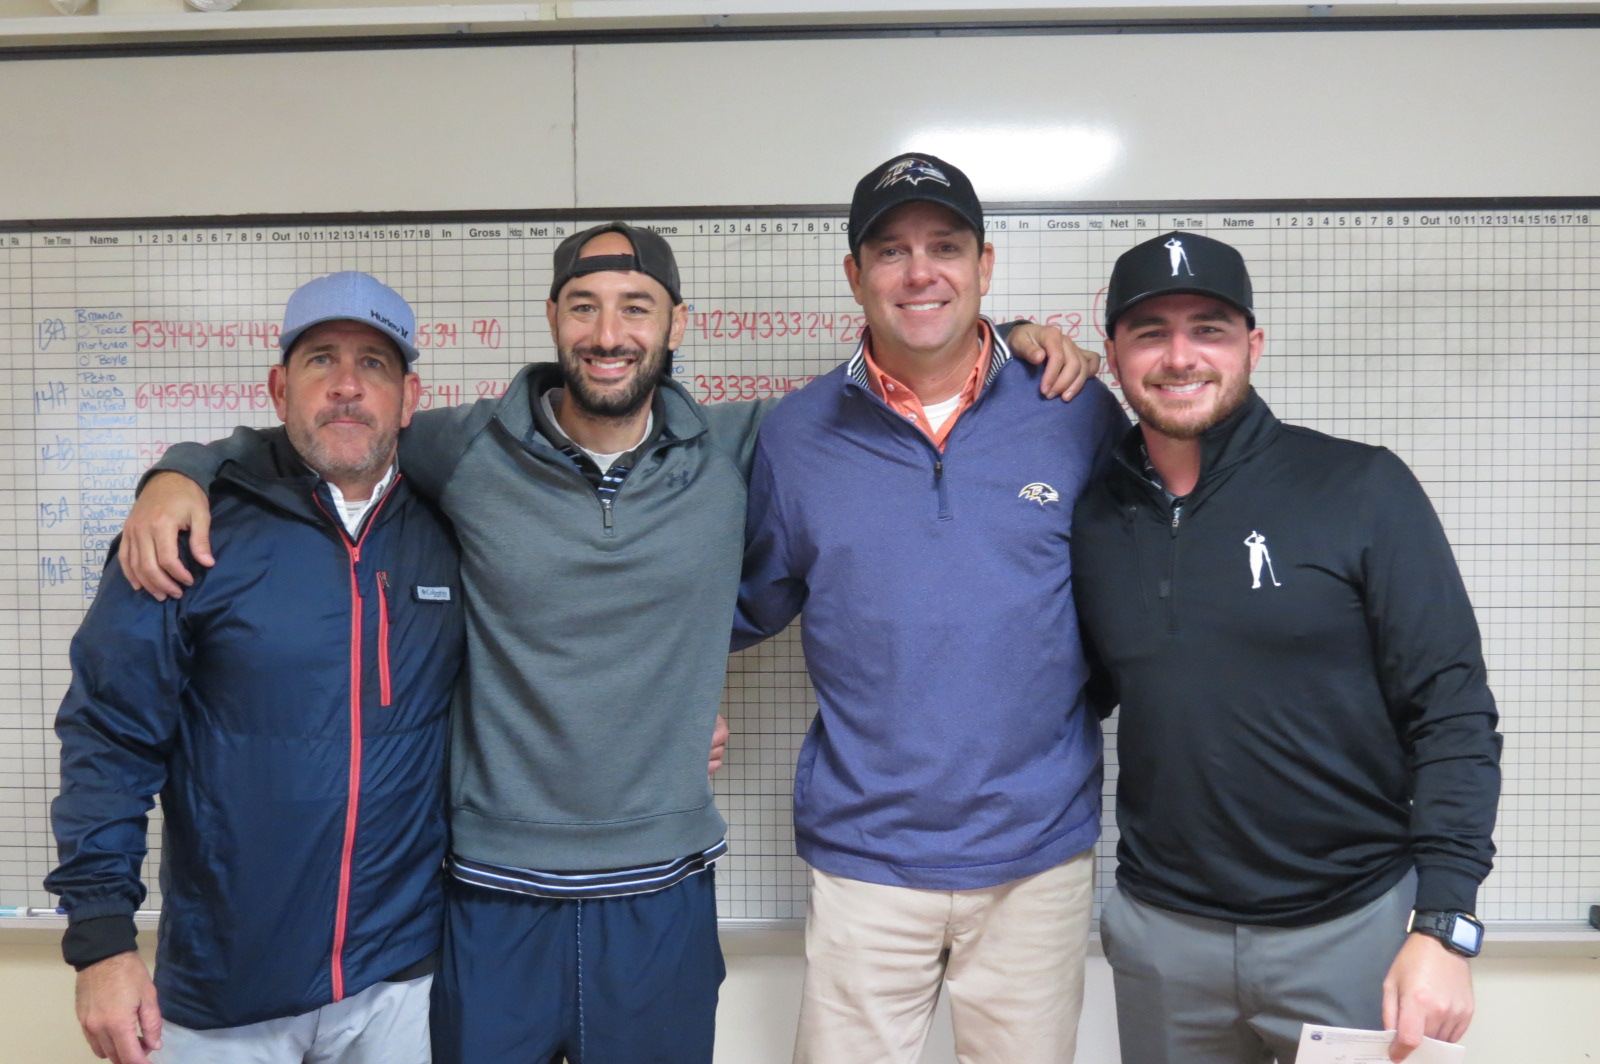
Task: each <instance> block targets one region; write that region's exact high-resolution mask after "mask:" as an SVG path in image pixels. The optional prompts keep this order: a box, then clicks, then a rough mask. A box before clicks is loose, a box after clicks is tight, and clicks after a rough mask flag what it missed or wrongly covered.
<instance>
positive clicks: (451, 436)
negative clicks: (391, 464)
mask: <svg viewBox="0 0 1600 1064" xmlns="http://www.w3.org/2000/svg"><path fill="white" fill-rule="evenodd" d="M498 403H499V400H497V399H480V400H478V401H477V402H475V403H467V404H464V405H462V406H449V407H443V408H441V409H439V410H419V411H417V413H416V414H414V415H412V418H411V424H410V425H409V426H407V427H406V428H405V429H402V430H401V432H400V471H401V472H402V473H404V474H405V476H406V479H407V480H409V481H410V482H411V486H412V488H414V489H415V490H416V491H418V492H420V493H421V494H422V495H423V496H425V497H426V498H429V499H432V500H433V501H435V502H438V501H439V498H440V496H442V495H443V494H444V490H445V485H446V484H448V483H449V481H450V477H451V475H452V474H454V473H455V471H456V466H457V465H459V464H460V462H461V459H462V456H464V455H465V454H466V453H467V448H468V447H470V446H471V445H472V441H473V440H474V439H475V438H476V437H477V435H478V433H480V432H482V431H483V430H484V428H485V427H486V426H487V425H488V424H489V422H490V421H491V420H493V418H494V413H495V408H496V405H497V404H498Z"/></svg>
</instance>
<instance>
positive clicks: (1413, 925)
mask: <svg viewBox="0 0 1600 1064" xmlns="http://www.w3.org/2000/svg"><path fill="white" fill-rule="evenodd" d="M1406 930H1407V931H1408V932H1420V933H1422V934H1424V935H1430V936H1432V937H1433V938H1436V939H1438V940H1439V941H1440V942H1442V943H1443V944H1444V947H1445V949H1448V950H1449V951H1450V952H1452V953H1456V954H1459V955H1461V956H1463V957H1476V956H1477V955H1478V954H1479V953H1480V952H1481V951H1482V950H1483V924H1482V923H1481V922H1480V921H1479V920H1478V918H1477V917H1476V916H1473V915H1472V914H1471V913H1466V912H1460V911H1454V910H1441V909H1413V910H1412V911H1411V920H1410V922H1409V923H1408V924H1407V925H1406Z"/></svg>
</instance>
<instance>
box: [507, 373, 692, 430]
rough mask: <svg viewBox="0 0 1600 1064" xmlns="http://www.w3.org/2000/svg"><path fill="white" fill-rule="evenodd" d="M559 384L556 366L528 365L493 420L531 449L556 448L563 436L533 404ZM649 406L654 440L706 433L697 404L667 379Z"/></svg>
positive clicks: (509, 388) (537, 406) (514, 381)
mask: <svg viewBox="0 0 1600 1064" xmlns="http://www.w3.org/2000/svg"><path fill="white" fill-rule="evenodd" d="M561 383H562V380H561V367H560V366H559V365H558V364H556V363H554V362H530V363H529V364H528V365H526V366H523V367H522V369H521V370H520V371H519V372H518V373H517V375H516V376H515V377H513V378H512V379H511V384H510V385H509V386H507V388H506V394H505V395H504V396H503V397H501V399H500V405H499V406H498V407H497V408H496V409H495V415H494V416H495V419H496V420H497V421H499V422H500V423H501V424H502V425H504V426H505V427H506V429H507V430H508V431H509V432H510V433H511V434H512V435H514V436H516V438H517V439H519V440H521V441H522V442H523V443H525V444H530V445H531V444H532V443H534V442H535V438H536V437H538V438H541V439H542V440H543V442H545V443H547V444H549V445H550V446H551V447H558V446H559V445H558V444H557V443H556V441H557V440H558V439H565V438H566V434H565V433H562V432H561V430H560V428H559V427H557V426H555V425H551V424H548V423H547V419H546V418H545V416H544V411H543V410H540V409H539V404H538V403H537V402H536V401H535V400H536V399H537V398H538V397H539V396H540V395H542V394H543V393H544V392H546V391H549V390H550V389H551V388H557V387H560V386H561ZM651 402H652V403H653V406H652V407H651V409H652V411H653V412H654V413H655V418H656V426H657V431H656V439H658V440H659V439H674V440H688V439H693V438H694V437H696V436H699V435H701V434H703V433H704V432H705V431H706V420H705V416H704V415H703V414H701V413H700V404H698V403H696V402H695V401H694V399H693V398H692V397H691V396H690V395H689V393H688V392H687V391H686V390H685V389H684V387H683V385H681V384H679V383H678V382H677V381H675V380H672V379H671V378H668V377H663V378H661V379H660V380H659V381H657V382H656V394H655V398H654V399H653V400H651ZM551 433H556V435H552V434H551ZM650 443H651V441H649V440H646V441H645V442H644V444H642V445H641V446H642V447H649V446H650Z"/></svg>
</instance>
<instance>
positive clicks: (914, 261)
mask: <svg viewBox="0 0 1600 1064" xmlns="http://www.w3.org/2000/svg"><path fill="white" fill-rule="evenodd" d="M937 276H938V275H937V273H936V272H935V271H934V268H933V258H932V256H930V255H928V253H927V252H925V251H922V250H921V249H915V250H913V251H912V252H911V254H909V255H907V256H906V283H907V284H910V285H913V286H915V287H917V288H925V287H926V286H928V285H930V284H932V283H933V282H934V281H935V280H936V279H937Z"/></svg>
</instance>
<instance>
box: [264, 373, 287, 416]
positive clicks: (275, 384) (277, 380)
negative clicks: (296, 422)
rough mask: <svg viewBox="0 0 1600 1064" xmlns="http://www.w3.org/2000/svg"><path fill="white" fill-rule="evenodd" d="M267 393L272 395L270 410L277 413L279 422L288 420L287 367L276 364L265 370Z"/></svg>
mask: <svg viewBox="0 0 1600 1064" xmlns="http://www.w3.org/2000/svg"><path fill="white" fill-rule="evenodd" d="M267 391H268V392H270V393H271V394H272V408H273V409H274V410H276V411H277V412H278V420H279V421H288V420H289V367H288V366H286V365H284V364H283V363H281V362H280V363H278V364H277V365H276V366H273V367H272V368H271V369H269V370H267Z"/></svg>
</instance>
